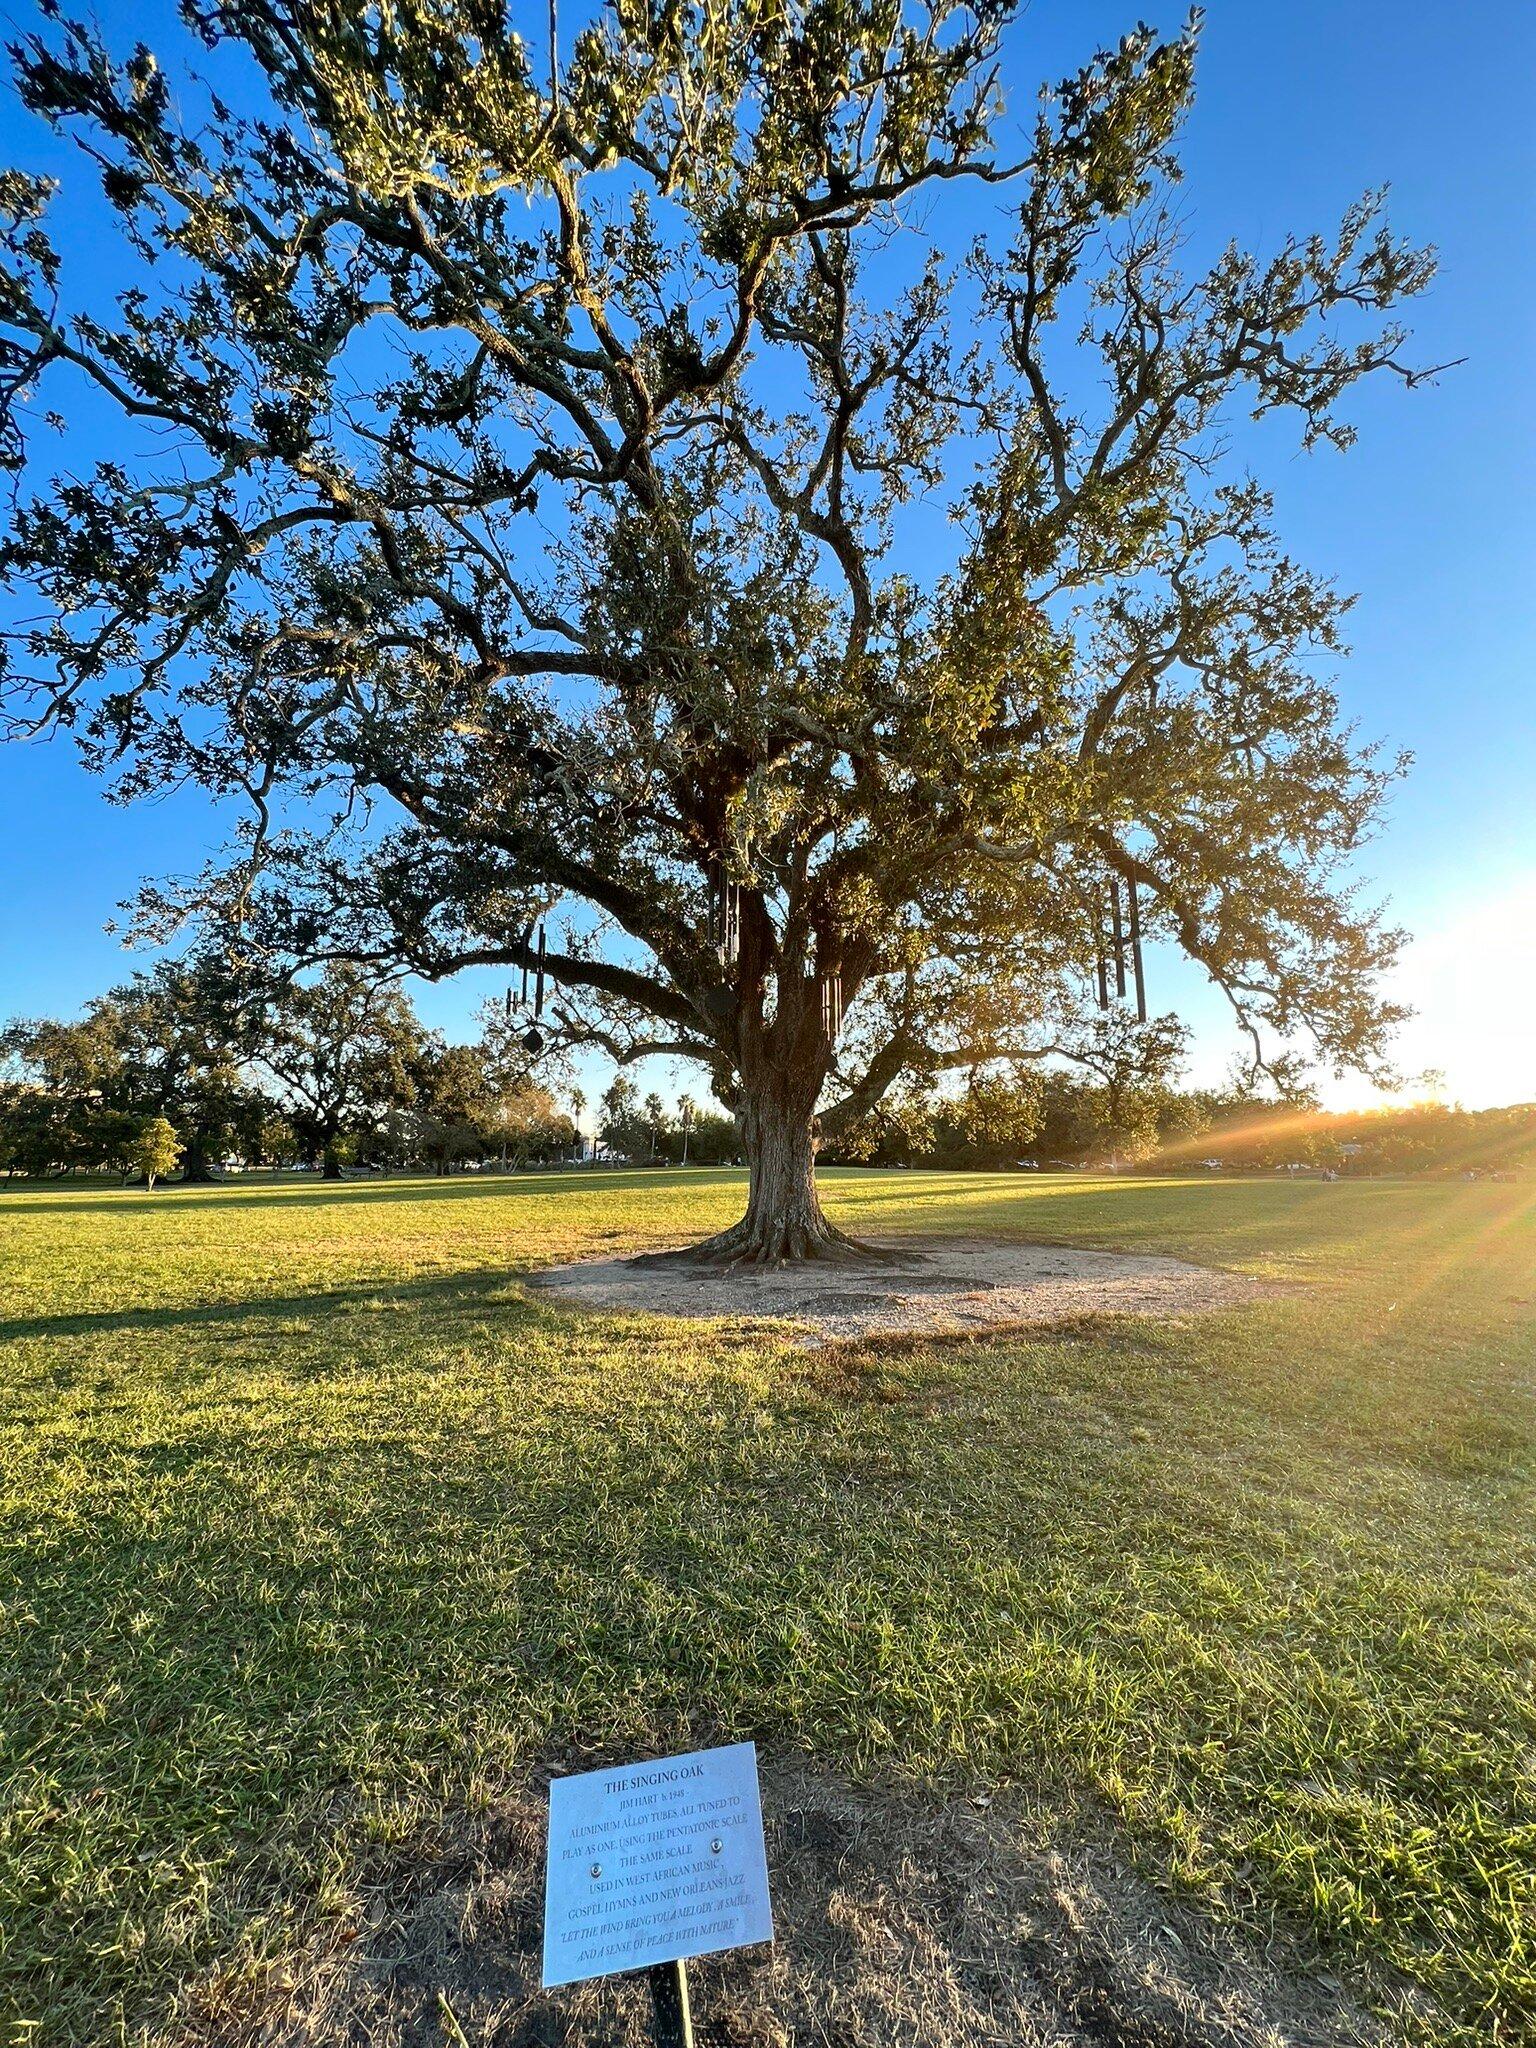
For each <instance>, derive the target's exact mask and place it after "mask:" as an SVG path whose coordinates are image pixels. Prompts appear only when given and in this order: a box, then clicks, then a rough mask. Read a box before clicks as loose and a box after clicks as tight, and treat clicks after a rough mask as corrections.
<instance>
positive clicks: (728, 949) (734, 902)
mask: <svg viewBox="0 0 1536 2048" xmlns="http://www.w3.org/2000/svg"><path fill="white" fill-rule="evenodd" d="M709 937H710V943H711V944H712V945H713V947H714V949H715V952H716V954H717V956H718V958H719V961H720V965H721V966H722V967H734V966H735V964H736V961H737V960H738V958H739V957H740V955H741V885H740V884H739V883H737V882H733V881H732V880H731V879H730V877H729V876H728V875H727V874H726V872H725V865H724V863H723V862H722V861H718V860H717V861H712V862H711V863H710V869H709Z"/></svg>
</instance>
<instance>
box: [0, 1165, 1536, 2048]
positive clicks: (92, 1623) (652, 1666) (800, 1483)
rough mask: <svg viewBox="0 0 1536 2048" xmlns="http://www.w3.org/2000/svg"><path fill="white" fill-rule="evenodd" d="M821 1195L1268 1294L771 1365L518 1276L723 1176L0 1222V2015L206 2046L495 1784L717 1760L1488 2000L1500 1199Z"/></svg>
mask: <svg viewBox="0 0 1536 2048" xmlns="http://www.w3.org/2000/svg"><path fill="white" fill-rule="evenodd" d="M826 1181H827V1190H828V1196H829V1201H830V1206H831V1208H832V1210H833V1212H834V1213H835V1216H836V1218H837V1220H838V1221H839V1222H840V1223H842V1224H844V1225H845V1226H851V1227H853V1228H854V1229H856V1230H859V1231H861V1232H864V1233H867V1234H870V1235H874V1236H877V1237H881V1238H892V1237H897V1236H899V1235H901V1234H903V1233H909V1232H914V1231H921V1232H924V1233H930V1234H932V1233H942V1232H955V1233H971V1234H979V1233H983V1232H985V1233H988V1234H992V1235H1001V1236H1009V1235H1012V1236H1017V1237H1019V1238H1041V1239H1046V1240H1053V1241H1059V1242H1080V1243H1083V1244H1093V1245H1112V1246H1121V1247H1126V1248H1133V1249H1144V1250H1157V1251H1168V1252H1175V1253H1179V1254H1183V1255H1185V1256H1188V1257H1190V1258H1193V1259H1197V1260H1200V1261H1204V1262H1207V1263H1209V1264H1211V1265H1214V1266H1221V1267H1229V1268H1236V1269H1240V1270H1242V1271H1244V1272H1248V1273H1252V1274H1256V1275H1260V1276H1263V1277H1266V1278H1268V1279H1271V1280H1276V1281H1279V1282H1281V1283H1283V1286H1282V1288H1281V1289H1279V1290H1277V1291H1276V1292H1275V1293H1273V1294H1272V1295H1269V1296H1267V1297H1266V1298H1264V1299H1261V1300H1258V1301H1255V1302H1252V1303H1249V1304H1247V1305H1245V1306H1243V1307H1241V1308H1238V1309H1230V1308H1229V1309H1222V1310H1219V1311H1218V1312H1216V1313H1213V1314H1209V1315H1204V1316H1197V1317H1189V1318H1186V1319H1184V1320H1181V1321H1173V1322H1162V1323H1155V1322H1151V1321H1145V1320H1139V1319H1129V1318H1126V1319H1119V1320H1111V1319H1101V1320H1089V1321H1079V1322H1075V1323H1072V1324H1070V1325H1065V1326H1060V1327H1056V1328H1052V1329H1048V1330H1033V1331H1029V1332H1025V1333H1021V1334H1019V1335H1017V1336H1015V1335H1009V1334H1000V1335H993V1334H989V1335H986V1336H985V1337H982V1338H977V1339H965V1340H959V1341H953V1340H952V1341H943V1340H924V1341H915V1342H914V1341H910V1340H899V1341H897V1340H888V1341H879V1340H875V1341H870V1342H866V1343H863V1344H856V1345H845V1346H835V1345H834V1346H824V1347H822V1348H819V1349H807V1348H805V1347H804V1346H803V1345H797V1344H796V1343H794V1342H793V1341H791V1338H790V1336H789V1335H788V1334H787V1333H786V1332H785V1331H784V1330H783V1329H782V1328H775V1327H774V1326H771V1325H759V1326H752V1325H750V1324H749V1325H746V1326H743V1325H741V1324H739V1323H738V1324H737V1325H736V1326H735V1327H730V1326H725V1325H719V1324H697V1323H694V1324H682V1323H678V1322H668V1321H658V1320H655V1319H653V1318H647V1317H641V1316H638V1315H628V1316H626V1315H623V1314H615V1313H613V1312H611V1311H610V1312H605V1313H596V1312H582V1311H578V1310H575V1309H572V1308H570V1307H568V1306H564V1305H559V1304H556V1303H555V1302H553V1301H551V1300H548V1299H544V1298H540V1297H538V1296H533V1297H530V1294H529V1292H528V1290H527V1288H526V1286H525V1278H526V1276H527V1275H528V1273H529V1272H530V1271H531V1270H533V1269H536V1268H538V1267H540V1266H543V1265H547V1264H549V1263H552V1262H554V1261H558V1260H564V1259H569V1258H572V1257H576V1256H581V1255H584V1254H591V1255H600V1254H611V1253H613V1252H615V1251H618V1250H623V1249H628V1248H636V1247H643V1246H646V1245H652V1244H663V1243H667V1242H676V1241H678V1240H679V1239H681V1238H683V1237H686V1236H688V1235H690V1234H693V1233H697V1232H700V1231H702V1230H704V1229H706V1228H708V1227H711V1226H713V1225H716V1224H718V1223H721V1222H723V1221H725V1220H727V1219H728V1218H729V1217H730V1216H731V1215H732V1214H734V1213H735V1212H736V1211H737V1209H738V1207H739V1202H740V1176H738V1175H735V1174H731V1173H723V1172H722V1173H714V1172H688V1173H676V1172H650V1173H590V1172H589V1173H575V1172H571V1173H566V1174H544V1175H534V1176H529V1177H526V1178H519V1179H508V1180H493V1179H491V1178H489V1177H487V1178H486V1179H484V1180H477V1179H473V1178H467V1177H466V1178H463V1179H457V1180H452V1181H441V1182H429V1181H421V1180H415V1181H409V1182H392V1183H387V1184H383V1185H379V1184H370V1185H363V1184H349V1185H343V1186H340V1187H327V1186H320V1185H318V1184H315V1183H311V1184H309V1185H298V1184H294V1183H287V1184H276V1183H272V1184H261V1183H257V1182H251V1183H248V1184H245V1185H239V1186H232V1187H228V1188H221V1189H215V1190H201V1189H188V1190H185V1191H179V1190H173V1191H171V1192H169V1193H167V1194H165V1195H164V1196H153V1197H149V1196H145V1195H144V1194H142V1193H136V1192H117V1191H105V1190H92V1191H83V1190H80V1189H75V1188H71V1187H69V1186H68V1185H65V1184H58V1185H54V1186H52V1187H48V1188H45V1189H31V1190H23V1191H18V1192H13V1193H7V1194H5V1195H3V1196H0V1340H3V1348H0V1403H3V1406H0V1514H3V1522H0V1546H3V1547H0V1598H3V1610H0V1614H3V1637H0V1680H3V1698H4V1732H3V1755H0V1779H3V1794H0V1801H3V1803H0V1929H3V1934H0V2017H8V2018H9V2019H10V2020H11V2021H13V2023H14V2025H15V2029H16V2031H15V2039H16V2040H17V2041H18V2042H24V2043H26V2044H28V2048H34V2044H36V2048H41V2044H43V2043H48V2044H54V2043H63V2042H71V2043H87V2042H95V2041H108V2040H111V2041H117V2040H122V2039H128V2040H132V2041H138V2040H141V2039H151V2040H159V2039H170V2038H175V2037H176V2036H177V2034H178V2033H179V2032H188V2031H190V2032H193V2033H196V2032H197V2030H198V2028H199V2027H201V2028H202V2029H203V2033H202V2035H200V2036H199V2038H208V2039H234V2038H237V2036H238V2033H239V2027H240V2025H241V2024H243V2021H242V2020H241V2015H242V2014H248V2013H249V2011H251V2010H253V2009H254V2006H255V2004H256V2003H258V2002H259V2001H260V2000H261V1999H262V1998H263V1997H266V1996H268V1995H269V1993H270V1987H271V1984H272V1982H273V1981H278V1982H283V1981H288V1982H291V1981H292V1978H291V1975H290V1976H289V1977H288V1978H287V1979H284V1978H283V1976H282V1974H281V1973H282V1972H283V1970H284V1969H285V1967H287V1966H288V1965H289V1964H291V1961H292V1959H293V1958H295V1957H299V1956H310V1957H314V1956H316V1955H323V1954H325V1953H328V1952H330V1951H333V1950H335V1949H336V1948H337V1946H338V1944H339V1945H342V1946H345V1945H346V1944H348V1943H351V1942H354V1941H356V1940H357V1938H358V1920H357V1916H358V1913H359V1904H358V1901H359V1898H360V1897H361V1896H362V1893H363V1891H364V1890H365V1889H366V1886H367V1885H368V1884H369V1883H375V1882H377V1881H378V1878H379V1874H380V1873H381V1872H388V1871H389V1870H390V1869H392V1868H404V1867H406V1866H408V1865H410V1864H411V1863H412V1862H413V1860H414V1861H415V1862H418V1863H419V1862H420V1861H421V1860H422V1859H427V1860H428V1861H430V1859H431V1857H432V1856H433V1855H434V1854H436V1853H439V1851H440V1849H441V1845H442V1843H443V1841H444V1840H445V1839H447V1837H448V1835H451V1833H452V1830H453V1828H454V1827H455V1826H459V1825H461V1824H467V1823H468V1822H470V1821H472V1820H473V1817H474V1816H475V1815H477V1814H486V1813H489V1812H493V1811H494V1810H495V1808H496V1805H497V1802H498V1801H500V1800H503V1799H505V1798H508V1797H512V1796H514V1795H516V1794H518V1793H519V1792H520V1791H522V1790H523V1789H524V1788H526V1786H527V1785H528V1783H529V1782H530V1775H531V1774H533V1773H534V1772H535V1771H536V1769H537V1767H538V1766H539V1765H540V1764H541V1763H542V1764H543V1766H544V1767H545V1768H546V1769H547V1768H548V1765H549V1761H550V1759H551V1758H553V1759H555V1760H556V1764H557V1767H569V1766H568V1765H562V1764H560V1763H559V1759H561V1758H570V1757H573V1756H578V1755H602V1756H605V1757H609V1756H621V1755H643V1754H647V1753H656V1752H661V1751H665V1750H667V1749H670V1748H677V1747H683V1746H687V1745H689V1744H691V1743H694V1742H705V1741H708V1740H711V1739H714V1738H718V1737H722V1736H727V1735H729V1736H731V1737H735V1736H750V1737H752V1738H754V1739H755V1740H756V1741H757V1742H758V1744H759V1746H760V1749H761V1751H762V1754H763V1758H764V1762H765V1767H766V1766H783V1767H785V1768H790V1767H794V1768H801V1767H810V1768H816V1769H825V1770H828V1771H835V1772H837V1773H839V1774H840V1782H843V1783H845V1784H853V1785H859V1784H866V1785H873V1784H878V1785H881V1786H883V1787H885V1788H887V1792H888V1793H889V1791H890V1788H892V1787H894V1788H895V1790H896V1794H897V1795H900V1794H901V1790H902V1788H903V1787H908V1788H910V1791H911V1796H912V1797H913V1798H914V1799H916V1798H919V1797H921V1798H930V1799H931V1798H933V1797H935V1796H940V1797H942V1798H944V1799H946V1800H949V1801H952V1802H965V1801H967V1800H970V1801H972V1802H974V1801H975V1799H976V1798H977V1796H978V1795H979V1796H980V1797H981V1798H982V1799H983V1801H986V1800H987V1799H988V1798H989V1796H990V1795H991V1794H992V1793H993V1792H994V1790H996V1788H1013V1790H1011V1791H1009V1790H1004V1791H1000V1792H998V1796H999V1797H1000V1798H1003V1799H1005V1800H1006V1799H1007V1798H1011V1797H1015V1796H1018V1797H1023V1798H1026V1799H1027V1800H1028V1801H1030V1802H1032V1805H1031V1810H1032V1811H1034V1812H1036V1813H1037V1814H1044V1815H1045V1816H1046V1825H1047V1829H1048V1831H1049V1829H1050V1828H1051V1827H1056V1828H1059V1830H1060V1833H1061V1838H1062V1840H1063V1841H1064V1842H1068V1843H1069V1842H1070V1837H1071V1834H1072V1830H1073V1829H1074V1828H1077V1829H1080V1828H1084V1827H1088V1828H1091V1829H1094V1830H1097V1831H1099V1833H1100V1834H1101V1835H1102V1834H1103V1832H1104V1831H1105V1830H1107V1831H1108V1834H1109V1837H1110V1838H1111V1839H1112V1840H1113V1841H1114V1842H1115V1843H1117V1844H1118V1845H1119V1847H1120V1850H1121V1851H1122V1852H1123V1854H1124V1856H1125V1858H1126V1861H1127V1867H1133V1868H1134V1869H1135V1870H1136V1872H1137V1873H1138V1875H1139V1879H1145V1880H1148V1881H1150V1882H1151V1883H1152V1884H1154V1885H1155V1886H1157V1887H1159V1888H1160V1889H1161V1890H1162V1892H1163V1895H1164V1896H1166V1897H1167V1898H1168V1899H1169V1901H1170V1904H1169V1911H1170V1912H1177V1911H1189V1912H1193V1913H1195V1914H1196V1915H1199V1916H1210V1917H1211V1918H1212V1919H1213V1921H1214V1924H1215V1925H1216V1926H1217V1927H1218V1928H1219V1929H1220V1930H1221V1933H1222V1938H1223V1939H1224V1940H1227V1939H1229V1940H1230V1941H1231V1943H1232V1944H1233V1945H1234V1946H1235V1947H1236V1948H1239V1949H1241V1948H1243V1947H1244V1946H1245V1945H1252V1946H1255V1947H1258V1946H1262V1945H1264V1944H1266V1943H1267V1944H1269V1945H1270V1946H1271V1947H1273V1945H1274V1944H1275V1943H1276V1942H1277V1941H1279V1942H1283V1943H1284V1944H1286V1953H1287V1954H1288V1955H1289V1956H1290V1957H1291V1959H1292V1964H1293V1967H1295V1968H1296V1969H1299V1970H1301V1971H1302V1972H1303V1973H1304V1972H1305V1971H1306V1970H1308V1969H1313V1970H1316V1971H1317V1972H1319V1973H1321V1974H1322V1975H1323V1976H1324V1977H1325V1978H1326V1979H1329V1980H1331V1979H1332V1978H1333V1977H1335V1976H1337V1978H1339V1979H1340V1980H1342V1982H1343V1984H1344V1985H1345V1986H1346V1987H1347V1988H1348V1990H1349V1991H1350V1993H1351V1994H1352V1995H1353V1996H1354V1997H1357V1998H1358V1999H1359V2000H1360V2001H1361V2002H1362V2003H1363V2004H1364V2005H1366V2006H1369V2007H1372V2008H1374V2009H1375V2010H1376V2011H1378V2012H1386V2013H1388V2014H1390V2015H1393V2017H1392V2019H1391V2021H1390V2024H1391V2026H1392V2028H1393V2029H1394V2030H1400V2031H1403V2032H1407V2033H1412V2034H1416V2035H1419V2036H1421V2037H1426V2038H1430V2039H1435V2040H1442V2041H1450V2040H1456V2039H1466V2040H1469V2041H1470V2040H1472V2039H1489V2038H1497V2039H1502V2040H1505V2041H1514V2040H1516V2039H1517V2038H1519V2037H1520V2036H1521V2035H1522V2033H1523V2032H1524V2031H1525V2030H1526V2029H1528V2028H1529V2027H1530V2025H1531V2023H1532V2019H1533V2016H1536V1929H1533V1914H1536V1693H1533V1680H1532V1673H1533V1653H1536V1573H1533V1565H1536V1523H1533V1519H1532V1514H1531V1507H1532V1491H1531V1488H1532V1478H1533V1467H1536V1402H1533V1387H1536V1338H1533V1331H1536V1316H1533V1305H1536V1204H1533V1201H1532V1194H1531V1191H1530V1190H1529V1189H1528V1188H1522V1187H1520V1186H1513V1185H1491V1184H1488V1183H1479V1184H1472V1185H1462V1184H1459V1183H1456V1184H1441V1185H1409V1184H1405V1183H1397V1184H1394V1183H1390V1182H1380V1183H1372V1184H1360V1185H1350V1184H1348V1183H1346V1184H1343V1185H1337V1186H1326V1185H1321V1184H1316V1183H1309V1184H1292V1183H1283V1182H1278V1181H1277V1182H1273V1183H1271V1182H1258V1181H1253V1182H1247V1183H1224V1184H1214V1183H1210V1182H1202V1181H1197V1180H1193V1179H1190V1180H1168V1181H1163V1180H1158V1181H1132V1180H1127V1181H1115V1180H1100V1179H1094V1178H1090V1177H1087V1176H1062V1177H1055V1176H1039V1177H1034V1176H1031V1177H1029V1178H1027V1179H1026V1178H1024V1177H1008V1178H1004V1177H999V1176H984V1175H969V1176H964V1177H959V1176H956V1177H944V1176H940V1175H936V1174H901V1173H885V1174H881V1173H872V1172H857V1171H847V1172H841V1173H836V1172H835V1173H831V1174H829V1175H827V1176H826ZM978 1810H979V1809H978ZM1051 1816H1055V1817H1056V1818H1055V1819H1054V1820H1052V1819H1051ZM771 1818H772V1816H771V1815H770V1820H771ZM781 1918H782V1915H781ZM781 1933H784V1934H785V1935H790V1934H792V1929H788V1928H784V1927H781ZM441 2025H442V2031H441V2032H440V2033H439V2034H438V2035H437V2036H436V2037H435V2038H440V2039H442V2040H443V2041H445V2042H449V2043H451V2042H454V2041H456V2040H460V2039H477V2038H479V2037H478V2036H476V2035H474V2034H473V2033H465V2032H464V2031H463V2025H462V2023H461V2021H460V2020H459V2019H458V2018H456V2017H455V2016H454V2015H453V2014H452V2012H451V2011H450V2009H449V2006H448V2005H447V2004H446V2003H445V2004H443V2006H442V2021H441ZM272 2038H282V2037H281V2036H280V2035H274V2036H272ZM421 2038H423V2039H425V2038H428V2036H426V2035H423V2036H421ZM518 2038H522V2037H521V2036H519V2037H518ZM528 2038H530V2039H544V2038H546V2036H544V2035H542V2034H538V2035H530V2036H528ZM547 2038H549V2039H552V2040H553V2039H557V2038H559V2036H558V2034H554V2033H552V2034H550V2035H549V2036H548V2037H547ZM765 2038H767V2037H765ZM818 2038H819V2037H818ZM1113 2038H1121V2037H1118V2036H1117V2037H1113ZM1124 2038H1130V2037H1129V2036H1126V2037H1124ZM1137 2038H1138V2039H1139V2038H1143V2037H1141V2036H1138V2037H1137ZM1145 2038H1149V2039H1150V2038H1151V2036H1146V2037H1145Z"/></svg>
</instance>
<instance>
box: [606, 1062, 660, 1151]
mask: <svg viewBox="0 0 1536 2048" xmlns="http://www.w3.org/2000/svg"><path fill="white" fill-rule="evenodd" d="M601 1110H602V1114H601V1116H600V1118H599V1120H598V1126H597V1135H598V1137H599V1139H600V1140H601V1141H602V1143H603V1145H604V1146H605V1147H606V1149H607V1150H608V1152H609V1153H610V1154H617V1155H618V1156H620V1157H622V1158H625V1159H635V1158H643V1157H645V1156H646V1147H647V1145H648V1144H649V1142H650V1126H649V1125H648V1124H647V1122H646V1119H645V1112H644V1110H643V1109H642V1108H641V1106H640V1091H639V1089H638V1088H637V1087H636V1086H635V1084H634V1082H633V1081H632V1080H631V1079H630V1078H629V1076H628V1074H625V1073H617V1074H615V1075H614V1077H613V1079H612V1080H611V1081H610V1082H609V1083H608V1086H607V1087H606V1088H605V1089H604V1090H603V1099H602V1103H601Z"/></svg>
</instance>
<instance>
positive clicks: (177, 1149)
mask: <svg viewBox="0 0 1536 2048" xmlns="http://www.w3.org/2000/svg"><path fill="white" fill-rule="evenodd" d="M181 1152H182V1145H181V1140H180V1138H178V1137H177V1135H176V1131H175V1127H174V1125H173V1124H172V1123H171V1121H170V1118H169V1117H163V1116H152V1117H150V1118H149V1119H148V1121H147V1122H146V1123H145V1124H143V1125H142V1126H141V1127H140V1129H139V1130H138V1131H136V1132H135V1133H134V1136H133V1138H132V1140H131V1141H130V1144H129V1148H128V1156H129V1158H130V1160H131V1161H132V1163H133V1165H134V1166H135V1167H136V1168H137V1169H138V1171H139V1173H140V1174H141V1175H142V1176H143V1180H144V1185H145V1187H146V1188H151V1189H152V1188H153V1187H154V1185H155V1182H156V1181H157V1180H164V1179H166V1178H167V1177H168V1176H169V1175H170V1174H172V1173H174V1172H175V1171H176V1166H177V1162H178V1161H179V1160H180V1158H181Z"/></svg>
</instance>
